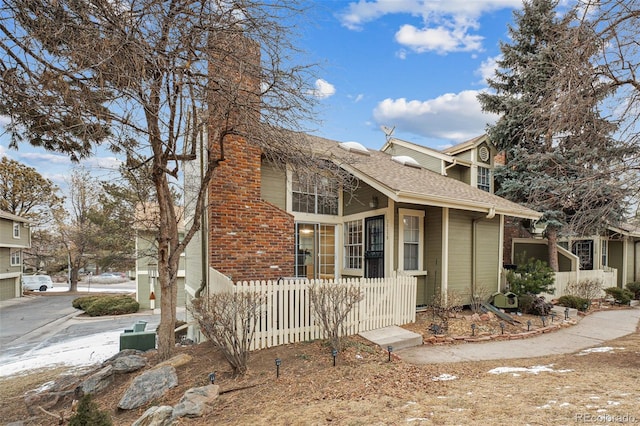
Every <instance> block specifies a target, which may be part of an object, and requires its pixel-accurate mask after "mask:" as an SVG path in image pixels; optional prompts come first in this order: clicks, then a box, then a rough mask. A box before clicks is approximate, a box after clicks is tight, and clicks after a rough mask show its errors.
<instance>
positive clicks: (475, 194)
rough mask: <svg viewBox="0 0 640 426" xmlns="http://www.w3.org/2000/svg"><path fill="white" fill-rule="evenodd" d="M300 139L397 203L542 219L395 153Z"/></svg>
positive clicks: (318, 140) (301, 135)
mask: <svg viewBox="0 0 640 426" xmlns="http://www.w3.org/2000/svg"><path fill="white" fill-rule="evenodd" d="M299 135H300V137H301V139H302V140H301V142H303V143H304V144H308V146H309V147H310V148H311V149H312V150H313V152H314V153H316V154H319V155H322V156H324V157H325V158H330V159H331V160H332V161H334V162H336V163H338V164H339V165H340V166H341V167H342V168H344V169H345V170H347V171H349V172H350V173H352V174H353V175H354V176H356V177H357V178H358V179H360V180H362V181H364V182H366V183H367V184H368V185H370V186H372V187H373V188H375V189H376V190H378V191H380V192H382V193H383V194H385V195H386V196H387V197H389V198H390V199H392V200H394V201H395V202H397V203H411V204H419V205H428V206H439V207H449V208H454V209H460V210H468V211H478V212H485V213H487V214H492V213H495V214H500V215H507V216H514V217H520V218H526V219H535V220H537V219H539V218H540V217H541V216H542V214H541V213H539V212H537V211H535V210H531V209H529V208H527V207H524V206H521V205H519V204H516V203H513V202H511V201H508V200H506V199H504V198H502V197H499V196H497V195H495V194H491V193H488V192H486V191H482V190H480V189H477V188H475V187H473V186H471V185H468V184H466V183H464V182H460V181H457V180H455V179H452V178H448V177H446V176H442V175H440V174H438V173H435V172H432V171H430V170H427V169H425V168H422V167H414V166H407V165H403V164H400V163H398V162H397V161H394V160H393V159H392V156H391V155H389V154H387V153H384V152H381V151H374V150H368V152H367V153H366V154H361V153H357V152H354V151H348V150H345V149H342V148H341V147H340V143H339V142H337V141H334V140H330V139H325V138H321V137H318V136H313V135H308V134H299Z"/></svg>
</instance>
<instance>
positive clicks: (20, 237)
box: [0, 210, 31, 300]
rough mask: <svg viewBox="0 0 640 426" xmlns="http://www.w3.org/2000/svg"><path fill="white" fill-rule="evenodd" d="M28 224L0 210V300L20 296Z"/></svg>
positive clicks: (28, 240) (28, 230)
mask: <svg viewBox="0 0 640 426" xmlns="http://www.w3.org/2000/svg"><path fill="white" fill-rule="evenodd" d="M29 225H30V222H29V221H28V220H27V219H24V218H22V217H20V216H16V215H14V214H11V213H7V212H4V211H1V210H0V300H8V299H13V298H14V297H20V296H21V295H22V288H21V285H20V277H21V276H22V256H23V250H24V249H28V248H30V247H31V228H30V227H29Z"/></svg>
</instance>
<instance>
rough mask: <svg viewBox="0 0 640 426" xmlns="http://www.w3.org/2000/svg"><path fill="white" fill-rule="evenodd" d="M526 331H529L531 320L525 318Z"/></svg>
mask: <svg viewBox="0 0 640 426" xmlns="http://www.w3.org/2000/svg"><path fill="white" fill-rule="evenodd" d="M527 331H531V320H527Z"/></svg>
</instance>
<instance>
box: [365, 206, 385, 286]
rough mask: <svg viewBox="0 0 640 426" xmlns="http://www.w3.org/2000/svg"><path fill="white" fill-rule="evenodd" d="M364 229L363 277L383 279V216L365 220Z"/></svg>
mask: <svg viewBox="0 0 640 426" xmlns="http://www.w3.org/2000/svg"><path fill="white" fill-rule="evenodd" d="M364 227H365V241H364V250H365V251H364V276H365V278H384V216H376V217H368V218H366V219H365V221H364Z"/></svg>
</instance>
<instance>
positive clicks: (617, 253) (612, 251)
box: [609, 240, 624, 287]
mask: <svg viewBox="0 0 640 426" xmlns="http://www.w3.org/2000/svg"><path fill="white" fill-rule="evenodd" d="M623 244H624V243H623V242H622V241H612V240H609V266H610V267H612V268H615V269H617V270H618V282H617V286H618V287H623V282H622V271H623V268H624V265H623V255H622V254H623V251H622V245H623Z"/></svg>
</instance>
